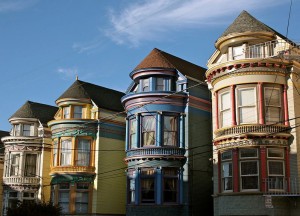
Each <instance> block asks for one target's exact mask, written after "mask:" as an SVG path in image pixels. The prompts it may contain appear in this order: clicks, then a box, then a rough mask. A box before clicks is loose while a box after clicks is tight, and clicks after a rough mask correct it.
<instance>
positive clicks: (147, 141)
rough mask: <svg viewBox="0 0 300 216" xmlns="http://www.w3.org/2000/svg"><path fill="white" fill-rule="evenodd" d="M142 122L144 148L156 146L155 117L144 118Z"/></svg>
mask: <svg viewBox="0 0 300 216" xmlns="http://www.w3.org/2000/svg"><path fill="white" fill-rule="evenodd" d="M142 122H143V123H142V131H143V146H149V145H155V117H154V116H144V117H143V119H142Z"/></svg>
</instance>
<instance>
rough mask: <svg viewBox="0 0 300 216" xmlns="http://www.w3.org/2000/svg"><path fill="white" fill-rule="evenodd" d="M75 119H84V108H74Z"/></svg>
mask: <svg viewBox="0 0 300 216" xmlns="http://www.w3.org/2000/svg"><path fill="white" fill-rule="evenodd" d="M74 118H82V106H74Z"/></svg>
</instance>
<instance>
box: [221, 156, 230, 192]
mask: <svg viewBox="0 0 300 216" xmlns="http://www.w3.org/2000/svg"><path fill="white" fill-rule="evenodd" d="M221 161H222V165H221V167H222V170H221V173H222V190H223V191H232V189H233V185H232V151H226V152H222V154H221Z"/></svg>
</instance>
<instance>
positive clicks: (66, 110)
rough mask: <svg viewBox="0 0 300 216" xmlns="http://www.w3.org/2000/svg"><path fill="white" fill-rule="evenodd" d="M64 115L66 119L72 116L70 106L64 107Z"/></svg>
mask: <svg viewBox="0 0 300 216" xmlns="http://www.w3.org/2000/svg"><path fill="white" fill-rule="evenodd" d="M63 115H64V119H68V118H70V107H64V108H63Z"/></svg>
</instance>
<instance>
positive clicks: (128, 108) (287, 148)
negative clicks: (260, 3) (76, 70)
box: [0, 11, 300, 216]
mask: <svg viewBox="0 0 300 216" xmlns="http://www.w3.org/2000/svg"><path fill="white" fill-rule="evenodd" d="M215 47H216V51H215V52H214V53H213V54H212V55H211V57H210V59H209V61H208V64H207V67H208V69H205V68H203V67H200V66H197V65H195V64H192V63H190V62H188V61H185V60H183V59H181V58H178V57H176V56H173V55H171V54H168V53H166V52H164V51H161V50H159V49H153V50H152V51H151V52H150V53H149V55H148V56H146V57H145V58H144V59H143V60H142V61H141V63H140V64H139V65H137V66H136V68H134V69H133V71H132V72H131V73H130V74H129V75H130V77H131V79H132V83H131V84H130V85H129V87H128V89H127V91H126V93H125V94H124V93H122V92H118V91H115V90H112V89H108V88H104V87H101V86H98V85H95V84H91V83H87V82H84V81H81V80H78V79H76V81H75V82H74V83H73V84H72V85H71V86H70V87H69V88H68V89H67V90H66V91H65V92H63V93H62V95H61V96H60V97H58V99H57V100H56V101H55V102H56V105H57V106H55V107H54V106H49V105H45V104H40V103H36V102H31V101H27V102H26V103H25V104H24V105H23V106H22V107H21V108H20V109H19V110H17V111H16V112H15V113H14V114H13V115H12V116H11V117H10V119H9V122H10V124H11V128H12V129H11V131H10V132H5V131H1V132H0V136H1V137H2V138H1V145H2V147H1V149H0V175H2V174H1V172H2V173H3V179H2V178H1V180H0V181H1V182H0V183H1V185H2V187H0V194H1V195H2V198H0V204H1V205H2V206H3V208H2V214H3V215H5V214H6V209H7V208H8V207H14V206H16V205H17V202H18V201H22V202H32V201H45V202H47V201H49V200H51V201H52V202H53V203H54V204H58V205H60V206H61V207H62V210H63V212H64V213H65V214H66V215H68V214H70V215H125V214H126V215H134V216H140V215H143V216H146V215H172V216H173V215H174V216H184V215H215V216H219V215H223V216H225V215H228V216H229V215H260V216H263V215H265V216H267V215H268V216H273V215H274V216H275V215H278V216H279V215H282V216H288V215H299V213H300V199H299V196H300V191H299V190H300V187H299V181H298V179H299V177H300V176H299V175H300V157H298V154H297V152H298V147H299V148H300V131H299V130H300V129H299V127H298V126H299V117H300V93H299V92H300V90H299V88H298V87H299V86H298V85H299V84H298V79H299V77H298V74H299V73H300V58H299V54H300V49H299V46H297V45H296V44H295V43H293V42H292V41H290V40H289V39H288V38H286V37H285V36H283V35H282V34H280V33H278V32H277V31H275V30H274V29H272V28H270V27H269V26H267V25H265V24H263V23H262V22H260V21H258V20H257V19H256V18H254V17H253V16H251V15H250V14H249V13H248V12H246V11H243V12H242V13H241V14H240V15H239V16H238V17H237V18H236V20H235V21H234V22H233V23H232V24H231V25H230V26H229V27H228V28H227V29H226V30H225V32H224V33H223V34H222V35H221V36H220V38H218V39H217V41H216V43H215ZM298 135H299V137H298Z"/></svg>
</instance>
